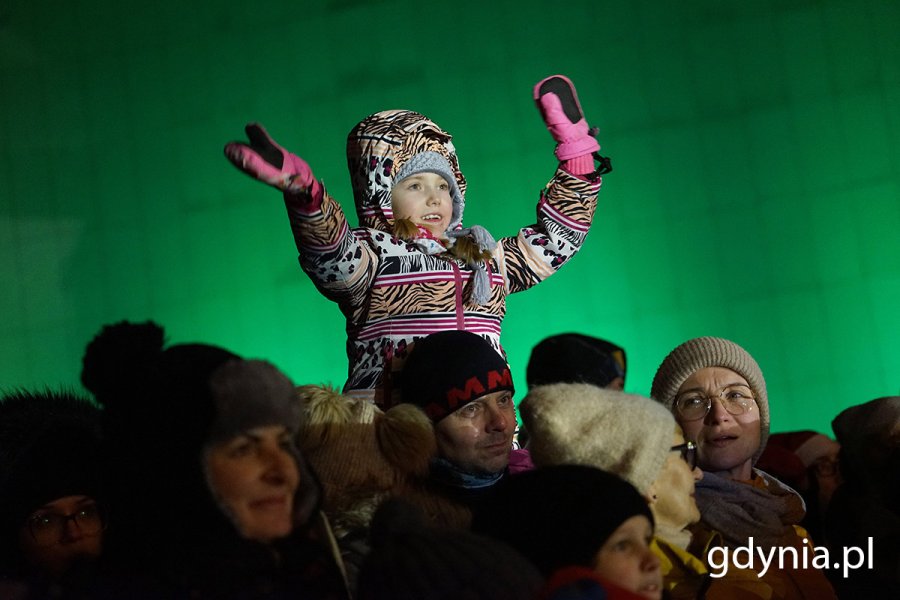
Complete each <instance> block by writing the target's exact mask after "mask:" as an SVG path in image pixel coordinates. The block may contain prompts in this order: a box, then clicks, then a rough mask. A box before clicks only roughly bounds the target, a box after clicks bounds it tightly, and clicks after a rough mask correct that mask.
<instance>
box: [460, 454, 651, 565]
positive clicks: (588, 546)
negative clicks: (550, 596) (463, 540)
mask: <svg viewBox="0 0 900 600" xmlns="http://www.w3.org/2000/svg"><path fill="white" fill-rule="evenodd" d="M635 515H644V516H645V517H647V519H649V520H650V523H651V524H652V523H653V515H652V513H651V512H650V507H649V506H648V505H647V501H646V500H644V498H643V497H642V496H641V494H640V493H639V492H638V491H637V490H636V489H635V488H634V486H632V485H631V484H630V483H628V482H626V481H625V480H623V479H620V478H619V477H617V476H615V475H612V474H611V473H607V472H606V471H601V470H600V469H595V468H593V467H588V466H583V465H557V466H552V467H539V468H537V469H534V470H532V471H526V472H524V473H520V474H518V475H515V476H513V477H507V478H505V479H504V480H503V481H502V482H501V483H500V484H498V485H497V486H495V490H494V492H493V493H492V495H491V496H490V497H489V498H488V499H487V501H486V502H485V504H484V505H483V506H482V507H481V508H480V509H479V510H477V511H476V512H475V515H474V518H473V522H472V531H474V532H475V533H479V534H483V535H487V536H490V537H493V538H496V539H499V540H502V541H504V542H506V543H508V544H509V545H510V546H512V547H513V548H515V549H516V550H518V551H519V552H521V553H522V554H523V555H524V556H525V557H526V558H527V559H529V560H530V561H531V562H532V563H534V564H535V565H537V567H538V569H539V570H540V571H541V573H543V574H544V576H545V577H549V576H550V575H551V574H552V573H553V572H554V571H556V570H557V569H560V568H562V567H568V566H573V565H574V566H583V567H592V566H594V565H593V563H594V558H595V556H596V554H597V552H598V551H599V550H600V548H601V547H602V546H603V544H604V543H605V542H606V540H607V538H609V536H610V535H612V533H613V532H614V531H615V530H616V529H617V528H618V527H619V526H620V525H622V523H623V522H625V521H626V520H627V519H629V518H631V517H633V516H635Z"/></svg>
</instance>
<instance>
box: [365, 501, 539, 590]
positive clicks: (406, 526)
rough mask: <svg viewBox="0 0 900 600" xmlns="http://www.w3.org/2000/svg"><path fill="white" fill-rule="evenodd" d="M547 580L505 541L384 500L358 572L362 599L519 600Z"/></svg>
mask: <svg viewBox="0 0 900 600" xmlns="http://www.w3.org/2000/svg"><path fill="white" fill-rule="evenodd" d="M542 584H543V578H542V577H541V575H540V573H538V571H537V569H536V568H535V567H534V565H532V564H531V563H529V562H528V561H527V560H526V559H525V558H524V557H523V556H522V555H521V554H519V553H518V552H516V551H515V550H514V549H512V548H510V547H509V546H508V545H506V544H505V543H502V542H500V541H497V540H493V539H490V538H487V537H483V536H479V535H476V534H473V533H471V532H469V531H465V530H460V529H437V528H434V527H429V526H428V525H426V523H425V521H424V519H423V518H422V515H421V513H419V512H418V511H416V510H415V509H414V508H413V507H412V506H410V505H408V504H406V503H403V502H398V501H391V502H387V503H385V504H384V505H383V506H382V507H381V508H380V509H379V510H378V512H377V513H376V515H375V519H374V521H373V523H372V550H371V552H370V553H369V555H368V557H367V558H366V560H365V562H364V563H363V565H362V567H361V570H360V574H359V591H358V594H357V596H356V597H357V598H358V599H359V600H382V599H384V598H391V599H392V600H457V599H465V600H479V599H484V600H503V599H509V600H520V599H522V598H535V597H536V596H537V593H538V591H539V590H540V588H541V586H542Z"/></svg>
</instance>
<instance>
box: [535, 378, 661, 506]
mask: <svg viewBox="0 0 900 600" xmlns="http://www.w3.org/2000/svg"><path fill="white" fill-rule="evenodd" d="M519 412H520V413H521V415H522V420H523V421H524V422H525V427H526V428H527V429H528V432H529V433H530V434H531V438H530V439H531V441H530V442H529V446H528V449H529V451H530V452H531V457H532V460H533V461H534V464H535V465H537V466H538V467H542V466H549V465H559V464H579V465H587V466H591V467H596V468H599V469H603V470H604V471H608V472H610V473H614V474H615V475H618V476H619V477H621V478H622V479H625V480H626V481H628V482H629V483H631V484H632V485H633V486H634V487H636V488H637V489H638V491H639V492H641V493H642V494H647V490H648V489H649V487H650V484H651V483H653V482H654V481H655V480H656V478H657V477H658V476H659V473H660V471H661V470H662V467H663V464H664V463H665V461H666V457H667V456H668V455H669V449H670V448H671V447H672V435H673V433H674V432H675V418H674V417H673V416H672V414H671V413H670V412H669V411H667V410H666V409H665V408H663V407H662V406H660V405H659V404H658V403H656V402H653V401H652V400H651V399H650V398H646V397H644V396H639V395H637V394H627V393H625V392H619V391H616V390H608V389H603V388H599V387H597V386H594V385H590V384H587V383H554V384H549V385H540V386H536V387H534V388H532V389H531V390H530V391H529V392H528V395H527V396H526V397H525V399H524V400H522V403H521V404H520V405H519Z"/></svg>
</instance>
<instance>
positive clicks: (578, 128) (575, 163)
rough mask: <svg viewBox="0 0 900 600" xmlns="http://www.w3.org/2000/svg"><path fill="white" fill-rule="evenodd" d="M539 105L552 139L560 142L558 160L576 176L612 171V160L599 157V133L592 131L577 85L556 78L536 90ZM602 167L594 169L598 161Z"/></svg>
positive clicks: (567, 79) (550, 78) (544, 81)
mask: <svg viewBox="0 0 900 600" xmlns="http://www.w3.org/2000/svg"><path fill="white" fill-rule="evenodd" d="M534 101H535V103H536V104H537V107H538V110H539V111H540V113H541V117H543V119H544V123H546V124H547V129H548V130H550V135H552V136H553V139H554V140H556V142H557V143H556V158H558V159H559V161H560V162H561V163H562V165H563V168H564V169H566V170H567V171H569V172H570V173H572V174H574V175H587V174H589V173H593V174H595V175H600V174H603V173H608V172H609V171H611V170H612V167H611V166H610V164H609V159H608V158H606V157H603V156H600V155H599V154H598V151H599V150H600V144H599V143H597V140H596V139H595V138H594V136H595V135H596V134H597V130H596V129H592V128H590V127H588V124H587V121H586V120H585V118H584V113H583V112H582V110H581V104H579V103H578V95H577V94H576V93H575V85H574V84H573V83H572V82H571V81H570V80H569V78H568V77H565V76H563V75H552V76H550V77H547V78H546V79H543V80H541V81H539V82H538V83H537V85H535V86H534ZM595 158H596V159H597V160H598V161H600V163H601V164H600V167H599V168H598V169H595V168H594V159H595Z"/></svg>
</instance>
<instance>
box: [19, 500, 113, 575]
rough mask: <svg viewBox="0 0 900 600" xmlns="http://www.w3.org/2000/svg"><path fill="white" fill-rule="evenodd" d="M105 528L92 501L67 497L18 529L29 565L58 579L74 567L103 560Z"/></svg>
mask: <svg viewBox="0 0 900 600" xmlns="http://www.w3.org/2000/svg"><path fill="white" fill-rule="evenodd" d="M103 526H104V525H103V518H102V516H101V514H100V509H99V508H98V507H97V503H96V502H95V501H94V499H93V498H91V497H89V496H64V497H62V498H57V499H56V500H53V501H52V502H48V503H47V504H45V505H43V506H41V507H40V508H38V509H37V510H36V511H34V512H33V513H31V515H30V516H29V517H28V519H27V520H26V522H25V524H24V525H22V527H21V528H20V529H19V548H21V550H22V556H23V558H25V560H26V561H27V562H28V564H29V565H31V566H32V567H33V568H34V569H36V570H37V571H39V572H41V573H43V574H45V575H47V576H49V577H50V578H52V579H57V578H59V577H61V576H62V575H64V574H65V573H66V571H68V570H69V568H70V567H72V566H73V565H74V564H75V563H77V562H81V561H91V560H94V559H96V558H98V557H99V556H100V552H101V551H102V549H103Z"/></svg>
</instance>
